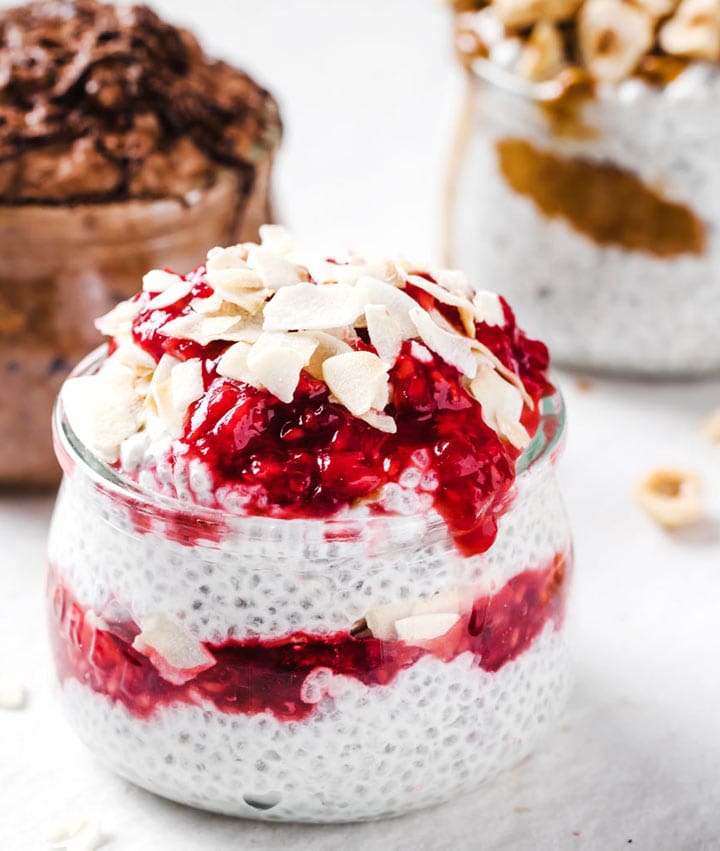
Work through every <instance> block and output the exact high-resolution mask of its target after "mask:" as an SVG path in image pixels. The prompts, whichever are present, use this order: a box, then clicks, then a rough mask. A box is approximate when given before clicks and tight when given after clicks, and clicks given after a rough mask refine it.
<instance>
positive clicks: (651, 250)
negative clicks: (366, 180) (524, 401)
mask: <svg viewBox="0 0 720 851" xmlns="http://www.w3.org/2000/svg"><path fill="white" fill-rule="evenodd" d="M456 5H457V6H458V7H459V8H458V13H457V16H456V44H457V47H458V53H459V55H460V57H461V59H462V61H463V64H464V66H465V69H466V86H467V89H466V97H465V104H464V108H463V113H462V116H461V120H460V123H459V126H458V130H457V135H456V140H455V148H454V151H453V156H452V161H451V164H450V170H449V181H448V194H447V215H448V219H447V222H446V248H447V253H448V256H449V257H450V258H451V259H452V261H453V262H456V263H458V264H460V265H462V266H463V268H466V269H468V270H469V271H470V272H471V273H473V274H482V275H483V276H484V280H485V281H486V282H487V284H488V286H491V287H492V288H495V289H497V290H498V291H499V292H502V293H503V294H505V295H507V297H508V298H509V299H510V300H511V301H512V303H513V306H514V307H515V310H516V311H517V313H518V316H519V317H520V319H521V321H522V322H523V323H525V324H526V325H527V327H528V330H529V331H531V332H532V333H536V334H538V335H540V336H542V338H543V339H545V340H546V342H547V343H548V345H549V347H550V350H551V352H552V355H553V359H554V361H555V362H557V363H561V364H563V365H565V366H570V367H577V368H582V369H593V370H600V371H609V372H619V373H620V372H624V373H635V374H645V375H650V376H667V377H672V376H693V375H703V374H710V373H716V372H717V370H718V368H720V341H719V340H718V337H717V334H716V333H715V328H716V327H717V324H718V321H720V280H719V278H718V268H719V265H718V264H719V263H720V201H719V200H718V199H719V198H720V194H719V193H720V161H719V160H718V157H717V150H718V145H719V144H720V118H718V109H717V106H718V104H720V67H719V66H718V62H719V61H720V6H719V5H718V3H717V2H715V0H713V2H705V0H682V2H680V3H679V4H677V3H675V2H673V0H667V2H665V0H662V2H650V0H642V2H640V0H639V2H637V3H627V2H623V1H622V0H584V2H574V0H568V2H558V3H555V4H553V3H552V2H548V3H530V2H525V0H523V2H517V3H511V2H509V0H493V2H491V3H489V4H488V3H474V2H462V0H461V1H460V2H458V3H457V4H456Z"/></svg>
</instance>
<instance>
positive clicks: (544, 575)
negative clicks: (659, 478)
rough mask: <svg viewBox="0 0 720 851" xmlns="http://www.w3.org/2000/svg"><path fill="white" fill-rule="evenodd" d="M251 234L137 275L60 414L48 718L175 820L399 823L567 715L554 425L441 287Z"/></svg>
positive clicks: (465, 299)
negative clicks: (175, 805) (193, 816)
mask: <svg viewBox="0 0 720 851" xmlns="http://www.w3.org/2000/svg"><path fill="white" fill-rule="evenodd" d="M261 231H262V243H261V244H260V245H258V244H254V243H249V244H248V243H246V244H240V245H235V246H233V247H230V248H215V249H213V250H212V251H210V253H209V254H208V257H207V262H206V264H205V265H203V266H200V267H199V268H197V269H196V270H195V271H194V272H192V273H190V274H187V275H178V274H175V273H173V272H171V271H169V270H154V271H151V272H149V273H148V274H146V275H145V277H144V279H143V289H142V292H140V293H139V294H137V295H136V296H134V297H133V298H132V299H130V300H128V301H125V302H123V303H121V304H120V305H118V306H117V307H116V308H115V309H114V310H112V311H111V312H110V313H109V314H107V315H106V316H104V317H102V318H101V319H100V320H99V321H98V328H99V329H100V330H101V331H102V332H103V333H104V334H106V335H107V336H108V337H109V338H110V342H109V345H108V346H107V348H104V349H101V350H98V351H96V352H94V353H93V354H92V355H91V356H90V357H88V358H87V359H86V360H85V361H84V362H83V363H82V364H81V365H80V366H79V367H78V368H77V369H76V371H75V373H74V374H73V376H72V377H71V378H70V379H69V380H68V381H67V382H66V383H65V385H64V387H63V389H62V392H61V394H60V398H59V402H58V405H57V408H56V413H55V422H54V427H55V439H56V448H57V452H58V457H59V459H60V461H61V463H62V466H63V469H64V471H65V476H64V479H63V484H62V486H61V490H60V494H59V497H58V502H57V507H56V512H55V516H54V520H53V524H52V530H51V535H50V545H49V585H48V594H49V621H50V635H51V640H52V646H53V651H54V657H55V663H56V667H57V674H58V677H59V682H60V690H61V695H62V701H63V703H64V706H65V709H66V710H67V715H68V717H69V719H70V721H71V723H72V724H73V725H74V726H75V728H76V729H77V731H78V733H79V735H80V736H81V737H82V738H83V739H84V740H85V742H86V743H87V744H88V745H89V746H90V747H91V748H92V749H93V751H95V753H97V754H98V756H100V757H101V758H102V759H103V760H104V761H105V762H106V763H108V764H109V765H110V766H111V767H113V768H114V769H115V770H116V771H118V772H119V773H120V774H122V775H124V776H125V777H127V778H129V779H130V780H132V781H134V782H136V783H138V784H140V785H141V786H144V787H146V788H148V789H151V790H152V791H154V792H157V793H159V794H161V795H165V796H167V797H169V798H172V799H175V800H177V801H181V802H184V803H187V804H191V805H195V806H198V807H203V808H206V809H209V810H214V811H218V812H223V813H229V814H233V815H239V816H248V817H252V818H266V819H279V820H307V821H338V820H345V821H347V820H355V819H366V818H377V817H381V816H386V815H391V814H397V813H401V812H403V811H406V810H409V809H413V808H416V807H421V806H425V805H428V804H432V803H436V802H439V801H443V800H446V799H448V798H450V797H452V796H454V795H456V794H460V793H462V792H464V791H466V790H469V789H472V788H473V787H474V786H476V785H477V784H478V783H480V782H481V781H483V780H485V779H486V778H488V777H491V776H492V775H494V774H495V773H496V772H498V771H499V770H501V769H502V768H505V767H507V766H509V765H512V764H513V763H515V762H517V761H518V760H520V759H521V758H522V757H523V756H525V755H526V754H527V753H528V752H529V750H530V749H531V748H532V747H533V746H534V745H535V743H536V741H537V739H538V737H539V736H540V734H541V733H542V732H543V731H544V730H545V729H547V728H548V726H549V725H551V724H552V722H553V720H554V718H555V717H556V715H557V713H558V712H559V710H560V708H561V707H562V705H563V703H564V701H565V698H566V693H567V685H568V645H567V638H566V628H565V605H566V595H567V586H568V578H569V573H570V569H571V563H572V550H571V541H570V533H569V529H568V525H567V520H566V516H565V512H564V509H563V505H562V502H561V498H560V494H559V491H558V486H557V482H556V476H555V463H556V460H557V455H558V453H559V450H560V446H561V440H562V432H563V426H564V413H563V408H562V403H561V400H560V397H559V395H558V394H557V392H556V391H555V390H554V389H553V387H552V386H551V384H550V382H549V380H548V374H547V366H548V357H547V350H546V348H545V346H544V345H543V344H542V343H539V342H535V341H532V340H530V339H528V338H527V337H526V336H525V334H524V333H523V332H522V331H521V330H520V329H519V328H518V326H517V325H516V322H515V318H514V316H513V313H512V310H511V309H510V307H509V306H508V304H507V303H506V302H505V301H504V299H502V298H501V297H499V296H497V295H495V294H494V293H491V292H486V291H476V290H474V289H473V288H472V287H470V286H469V285H468V283H467V281H466V279H465V277H464V276H463V275H462V274H460V273H457V272H449V271H440V270H436V269H428V268H425V267H419V266H416V265H412V264H410V263H407V262H404V261H400V260H386V261H380V262H368V261H365V260H363V259H361V258H360V257H358V256H355V255H349V256H344V257H333V258H331V259H328V258H327V255H323V254H319V255H315V254H313V253H311V252H308V251H306V250H302V249H300V248H298V247H297V246H296V245H295V244H294V243H293V242H292V240H291V239H290V238H289V237H288V235H287V234H286V233H285V232H283V231H282V230H281V229H279V228H277V227H275V226H268V227H266V228H261Z"/></svg>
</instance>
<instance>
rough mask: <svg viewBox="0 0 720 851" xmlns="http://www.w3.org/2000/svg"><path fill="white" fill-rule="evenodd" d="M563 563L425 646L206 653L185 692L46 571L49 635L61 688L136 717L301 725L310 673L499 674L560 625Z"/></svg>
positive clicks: (337, 645)
mask: <svg viewBox="0 0 720 851" xmlns="http://www.w3.org/2000/svg"><path fill="white" fill-rule="evenodd" d="M568 563H569V562H568V559H567V557H566V556H564V555H561V554H558V555H556V556H555V557H554V558H553V560H552V561H551V562H550V563H549V564H547V565H546V566H544V567H542V568H540V569H533V570H526V571H524V572H522V573H519V574H517V575H516V576H514V577H513V578H512V579H510V580H509V582H508V583H507V584H506V585H504V586H503V588H502V589H501V590H500V591H498V592H497V593H496V594H493V595H492V596H486V597H479V598H478V599H477V600H475V602H474V604H473V607H472V610H471V612H470V613H469V614H465V615H463V616H461V617H460V619H459V620H458V622H457V623H456V624H455V626H454V627H453V628H452V629H451V630H450V631H449V632H447V633H446V634H445V635H443V636H441V637H439V638H437V639H434V640H433V641H431V642H426V643H424V645H423V647H416V646H412V645H410V644H405V643H404V642H401V641H381V640H379V639H376V638H356V637H353V636H352V635H350V633H349V632H337V633H334V634H330V635H309V634H307V633H304V632H300V633H294V634H292V635H289V636H285V637H283V638H277V639H262V640H261V639H248V640H244V641H228V642H226V643H224V644H219V645H217V644H205V648H206V649H207V650H208V651H209V652H210V653H211V654H212V656H213V657H214V658H215V660H216V664H215V665H213V667H211V668H209V669H207V670H205V671H203V672H202V673H200V674H197V675H196V676H195V677H194V678H193V679H192V680H190V681H189V682H187V683H185V684H184V685H173V684H172V683H169V682H167V681H166V680H164V679H163V678H162V677H161V676H160V674H159V673H158V671H157V669H156V668H155V667H154V665H153V664H152V662H151V661H150V660H149V659H148V658H147V656H144V655H143V654H141V653H139V652H138V651H137V650H135V649H134V648H133V647H132V646H131V645H132V642H133V639H134V638H135V636H136V635H138V633H139V629H138V627H137V626H136V625H135V624H134V623H132V622H124V623H104V622H102V621H99V619H98V618H97V617H94V616H93V615H92V614H91V613H89V612H88V611H86V610H84V609H83V608H82V607H81V606H80V605H79V604H78V603H77V601H76V600H75V599H74V598H73V596H72V593H71V592H70V591H69V590H68V588H67V587H66V586H65V585H64V584H63V583H62V582H61V581H59V580H58V579H57V575H56V574H55V572H54V571H52V570H51V574H50V587H49V594H50V597H51V605H50V607H49V617H50V635H51V641H52V646H53V652H54V656H55V663H56V666H57V671H58V675H59V677H60V680H61V681H63V682H64V681H65V680H67V679H71V678H72V679H75V680H77V681H78V682H79V683H82V684H83V685H85V686H87V687H88V688H90V689H92V690H93V691H95V692H97V693H98V694H104V695H107V696H108V697H111V698H112V699H113V700H115V701H119V702H120V703H122V704H123V705H124V706H125V707H126V708H127V709H128V710H129V711H130V712H131V713H132V714H133V715H134V716H136V717H138V718H148V717H150V716H151V715H152V714H153V713H154V712H155V710H156V709H157V708H158V707H160V706H167V705H170V704H174V703H185V704H190V705H196V706H200V705H206V704H208V703H209V704H212V705H213V706H214V707H215V708H216V709H217V710H218V711H220V712H225V713H245V714H255V713H258V712H265V711H269V712H272V713H273V715H275V717H276V718H278V719H280V720H284V721H290V720H299V719H302V718H306V717H307V716H309V715H311V714H312V712H313V711H314V709H315V704H314V703H307V702H305V701H303V699H302V691H303V683H304V681H305V679H306V678H307V676H308V675H309V674H310V673H312V672H313V671H314V670H316V669H317V668H325V669H329V670H330V671H332V673H333V674H341V675H343V676H346V677H352V678H354V679H356V680H358V681H359V682H361V683H363V684H365V685H368V686H376V687H381V686H384V685H387V684H388V683H391V682H392V681H393V680H394V679H395V677H396V676H397V675H398V673H399V672H400V671H402V670H404V669H406V668H409V667H411V666H412V665H414V664H415V663H416V662H417V661H418V659H421V658H422V657H423V656H427V655H432V656H435V657H436V658H438V659H440V660H442V661H444V662H449V661H451V660H453V659H455V658H456V657H457V656H458V655H460V654H461V653H464V652H466V651H470V652H471V653H473V654H474V655H475V656H476V657H477V663H478V666H479V667H480V668H482V669H483V670H485V671H498V670H499V669H500V668H502V667H503V665H506V664H507V663H508V662H510V661H512V660H513V659H515V658H517V657H518V656H519V655H520V654H521V653H523V651H525V650H526V649H527V648H528V647H529V646H530V644H531V643H532V641H533V640H534V639H535V638H536V637H537V636H538V635H539V633H540V632H541V631H542V629H543V627H544V626H545V624H546V623H548V622H549V621H553V622H554V623H555V625H556V627H558V626H560V624H561V623H562V620H563V616H564V604H565V589H566V582H565V579H566V573H567V566H568ZM98 624H102V627H101V626H99V625H98Z"/></svg>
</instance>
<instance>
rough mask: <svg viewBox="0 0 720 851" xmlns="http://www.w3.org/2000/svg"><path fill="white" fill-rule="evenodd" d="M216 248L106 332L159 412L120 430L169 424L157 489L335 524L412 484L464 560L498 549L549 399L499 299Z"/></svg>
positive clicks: (107, 325)
mask: <svg viewBox="0 0 720 851" xmlns="http://www.w3.org/2000/svg"><path fill="white" fill-rule="evenodd" d="M273 236H274V238H275V239H276V238H277V234H274V235H273ZM218 251H220V250H217V249H216V250H214V252H211V254H210V255H209V259H208V264H207V266H201V267H199V268H198V269H196V270H195V271H194V272H192V273H191V274H190V275H188V276H186V277H181V276H175V275H173V273H171V272H169V271H166V272H155V273H151V275H149V276H147V279H146V282H145V291H144V292H143V293H141V294H140V295H138V296H136V297H135V299H133V300H132V302H129V303H126V304H125V305H124V306H121V308H122V309H123V310H124V311H125V312H124V313H123V315H122V322H123V323H124V325H120V324H119V322H118V321H117V311H116V315H115V320H114V321H108V320H110V319H111V316H108V317H105V318H104V319H103V320H101V321H100V323H101V324H100V327H101V329H102V330H104V331H105V332H106V333H109V334H111V335H112V336H113V338H114V339H113V345H112V348H111V358H110V361H113V360H120V362H121V364H123V365H127V364H128V362H129V361H128V355H127V352H128V349H129V348H132V349H133V352H134V353H133V354H132V356H131V357H130V359H129V360H131V361H134V362H135V363H137V362H138V361H142V360H143V358H146V359H148V358H149V366H148V365H146V364H143V366H142V368H143V369H145V370H146V371H147V370H148V369H150V370H154V374H153V375H152V378H151V380H150V386H149V390H148V386H147V375H146V376H145V378H143V377H142V376H140V377H139V378H138V379H137V381H136V384H135V386H134V389H133V390H132V392H133V393H135V395H136V396H137V397H139V398H140V400H141V405H144V406H145V409H146V410H147V413H141V414H139V415H138V417H137V423H133V424H130V427H129V428H128V423H126V422H123V423H121V426H122V428H123V429H126V431H125V432H122V433H123V435H124V436H126V437H127V431H129V432H130V436H133V435H136V434H142V433H143V431H145V432H146V433H147V432H148V431H150V430H151V429H150V424H151V423H152V422H153V420H155V421H157V420H158V419H159V420H160V422H161V424H162V425H163V427H164V428H166V429H167V432H168V434H169V435H170V436H171V437H172V438H174V439H173V440H172V443H171V444H170V449H169V450H168V451H167V453H166V459H165V460H166V462H167V463H166V464H165V465H164V471H165V472H164V475H165V476H166V481H162V482H161V481H159V475H158V476H156V478H157V479H158V487H159V488H160V489H162V490H164V492H166V493H167V492H168V489H167V484H168V482H167V478H168V477H169V481H170V483H171V486H172V487H174V488H177V483H178V482H180V481H187V479H188V476H187V475H186V471H187V470H188V468H189V467H193V468H198V467H199V468H201V469H203V470H204V473H205V476H206V478H207V480H208V482H207V483H206V484H207V486H206V489H205V490H206V492H205V493H203V494H202V496H200V495H199V494H197V493H195V492H194V491H193V489H192V488H189V490H188V492H187V493H184V494H182V496H183V498H185V499H190V500H195V501H197V502H201V503H202V504H204V505H210V506H213V507H225V504H224V503H223V501H222V499H221V495H222V497H223V498H224V497H225V495H227V493H228V492H232V493H233V494H234V496H235V502H234V504H235V505H240V506H241V509H242V513H244V514H249V515H271V516H277V517H283V518H325V517H331V516H333V515H337V514H338V513H339V512H341V511H342V510H344V509H347V508H350V507H352V506H354V505H355V504H357V503H358V502H359V501H362V502H363V503H365V504H366V505H367V507H368V509H369V510H370V511H372V512H376V513H377V512H380V513H382V512H385V513H393V512H394V511H395V510H396V504H395V503H394V502H393V501H392V500H391V499H388V498H387V494H388V493H389V491H388V490H387V486H389V485H398V483H400V484H401V485H402V487H403V488H405V489H407V488H411V489H412V488H413V487H415V489H416V491H417V496H418V502H417V505H418V506H421V507H422V510H425V511H426V510H429V509H430V508H434V510H436V511H437V512H438V513H439V514H440V515H441V516H442V517H443V518H444V520H445V521H446V523H447V525H448V528H449V530H450V531H451V533H452V534H453V536H454V537H455V540H456V542H457V545H458V547H459V548H460V549H461V550H462V551H463V552H466V553H468V554H472V553H478V552H483V551H485V550H487V549H488V548H489V547H490V546H491V545H492V543H493V541H494V539H495V536H496V532H497V520H498V517H499V515H500V514H501V513H502V512H503V511H504V510H505V508H506V506H507V504H508V500H509V495H510V490H511V487H512V485H513V482H514V478H515V467H516V462H517V459H518V457H519V456H520V454H521V453H522V451H523V449H524V448H525V447H526V446H527V443H528V442H529V440H530V438H531V436H532V435H533V434H534V432H535V431H536V429H537V425H538V422H539V406H538V403H539V401H540V399H541V398H542V397H543V396H544V395H546V394H547V393H548V392H549V391H550V390H551V387H550V385H549V383H548V380H547V375H546V373H547V366H548V355H547V349H546V348H545V346H544V345H543V344H542V343H539V342H537V341H533V340H529V339H528V338H527V337H526V336H525V335H524V334H523V332H522V331H521V330H520V329H519V328H518V327H517V324H516V322H515V317H514V315H513V312H512V310H511V309H510V307H509V306H508V305H507V303H506V302H505V301H504V299H502V298H501V297H499V296H496V295H494V294H491V293H478V294H476V295H475V296H473V295H472V294H468V291H467V290H466V291H465V292H463V291H462V289H459V288H456V289H454V290H453V289H450V288H448V287H447V286H443V285H442V284H441V279H442V275H443V274H444V273H436V274H433V273H431V272H429V271H423V270H415V269H414V268H413V267H411V266H409V265H407V266H406V267H402V266H400V265H396V264H393V263H391V262H390V261H388V262H387V263H386V264H385V265H384V270H385V277H384V279H378V277H377V275H378V269H377V266H375V267H372V266H370V265H369V264H358V263H357V262H356V261H353V262H352V263H346V264H339V263H337V262H335V261H332V262H330V261H320V262H319V263H318V264H315V265H313V264H308V265H307V266H305V265H301V264H300V263H299V262H294V259H293V255H292V254H287V253H286V254H273V255H272V260H268V256H267V252H268V249H267V248H266V247H265V243H264V244H263V246H262V247H258V246H236V247H235V248H233V249H225V250H224V252H225V253H224V254H223V253H220V254H218V253H217V252H218ZM229 252H235V253H234V254H229ZM253 252H255V253H253ZM261 252H266V253H264V254H261ZM388 270H389V271H388ZM288 276H289V278H290V280H289V281H288ZM278 278H280V280H278ZM345 281H350V283H345ZM228 299H231V301H228ZM355 301H356V302H357V303H356V304H355ZM310 303H312V305H313V309H312V310H306V309H305V306H306V305H307V304H310ZM128 318H129V320H130V321H128ZM321 326H322V330H321ZM123 358H124V360H123ZM104 372H105V370H104V369H103V370H101V372H100V373H98V376H97V377H98V378H101V377H102V376H103V374H104ZM188 376H191V377H188ZM171 379H172V380H171ZM176 379H178V380H177V381H176ZM143 382H144V383H143ZM178 387H179V388H180V389H179V391H178ZM168 394H175V395H174V396H173V398H174V400H175V401H174V402H171V403H168V402H167V398H168ZM178 395H179V396H180V398H182V399H184V402H183V404H182V405H178V404H177V396H178ZM66 407H67V405H66ZM81 425H82V424H81ZM76 431H77V428H76ZM81 436H82V435H81ZM118 446H120V447H122V440H120V441H119V442H118ZM116 456H117V457H116V458H108V460H114V461H115V462H116V463H118V462H119V466H120V468H121V469H122V470H123V472H125V473H128V474H130V475H131V476H136V475H137V471H138V465H136V468H135V469H131V465H129V464H128V463H126V460H125V459H124V458H123V453H122V451H121V450H120V449H118V450H117V451H116ZM139 468H140V469H143V470H146V471H147V468H148V465H147V463H146V461H145V459H141V461H140V464H139ZM168 470H169V471H170V472H169V473H168ZM408 471H411V475H410V476H408ZM409 481H410V484H408V482H409ZM146 482H147V477H146V478H145V480H144V483H146ZM188 487H189V486H188Z"/></svg>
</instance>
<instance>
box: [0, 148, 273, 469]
mask: <svg viewBox="0 0 720 851" xmlns="http://www.w3.org/2000/svg"><path fill="white" fill-rule="evenodd" d="M269 174H270V158H268V160H267V162H266V163H261V164H260V165H259V166H258V173H257V175H256V181H255V185H254V188H253V191H252V192H251V194H250V196H247V194H246V192H245V189H244V187H243V186H242V182H243V178H242V177H241V175H239V174H238V173H236V172H231V171H223V172H221V173H220V174H219V175H218V178H217V180H216V181H215V183H214V184H213V185H212V186H211V187H210V188H209V189H202V190H197V191H196V192H191V193H189V194H188V196H187V197H186V198H184V199H171V198H168V199H163V200H157V201H123V202H117V203H106V204H79V205H75V206H42V205H29V206H2V205H0V256H2V267H1V268H0V375H2V378H3V403H2V405H0V485H47V484H51V483H54V482H56V481H57V480H58V479H59V477H60V470H59V468H58V466H57V462H56V461H55V458H54V455H53V451H52V440H51V435H50V417H51V412H52V406H53V402H54V400H55V397H56V396H57V393H58V390H59V388H60V385H61V384H62V382H63V380H64V378H65V377H66V376H67V374H68V372H69V370H70V369H71V368H72V366H74V365H75V364H76V363H77V362H78V361H79V360H80V359H81V358H82V357H84V356H85V355H86V354H87V352H88V351H89V350H90V349H92V348H93V347H94V346H95V345H97V343H98V342H99V341H100V335H99V334H98V333H97V332H96V331H95V329H94V327H93V320H94V319H95V317H97V316H100V315H102V314H103V313H105V312H106V311H107V310H109V309H110V308H111V307H112V306H113V305H114V304H115V303H116V302H118V301H120V300H122V299H125V298H130V297H131V296H133V295H134V294H135V293H136V292H137V291H138V288H139V286H140V282H141V280H142V276H143V275H144V274H145V272H147V271H148V270H149V269H152V268H157V267H160V268H165V267H171V268H174V269H177V270H178V271H181V272H187V271H189V270H190V269H192V268H194V267H195V266H196V265H197V264H198V263H200V262H202V261H203V260H204V258H205V254H206V252H207V249H208V248H209V247H211V246H213V245H217V244H224V245H227V244H230V243H233V242H237V241H239V240H249V239H256V238H257V228H258V226H259V225H260V224H262V223H263V222H265V221H268V220H270V211H269Z"/></svg>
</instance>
